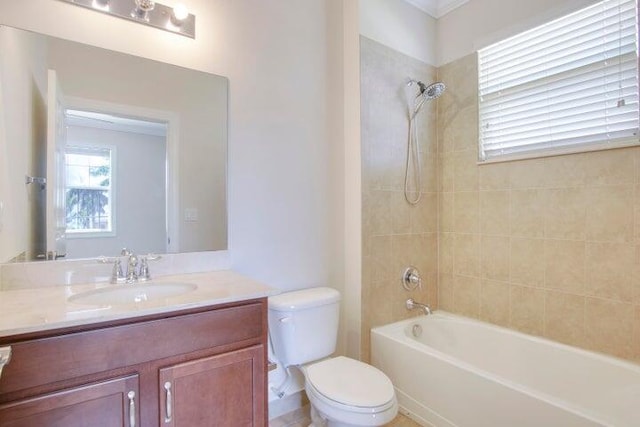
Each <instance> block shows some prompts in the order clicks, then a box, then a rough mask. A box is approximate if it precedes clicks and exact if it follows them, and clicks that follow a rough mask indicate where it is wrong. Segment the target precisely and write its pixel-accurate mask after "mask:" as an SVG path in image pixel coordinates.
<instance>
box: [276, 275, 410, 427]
mask: <svg viewBox="0 0 640 427" xmlns="http://www.w3.org/2000/svg"><path fill="white" fill-rule="evenodd" d="M339 301H340V294H339V293H338V291H336V290H335V289H332V288H325V287H322V288H309V289H304V290H301V291H294V292H288V293H283V294H280V295H276V296H275V297H270V298H269V335H270V338H271V342H272V344H273V352H274V356H275V357H276V359H277V362H278V363H279V364H281V365H282V366H283V367H285V368H288V367H291V366H296V367H298V368H299V369H300V371H301V372H302V373H303V374H304V377H305V391H306V393H307V397H308V398H309V402H310V403H311V415H312V421H313V424H312V426H313V427H355V426H371V427H374V426H381V425H384V424H387V423H389V422H391V420H393V418H394V417H395V416H396V414H397V413H398V403H397V400H396V396H395V391H394V388H393V384H392V383H391V380H389V378H388V377H387V376H386V375H385V374H384V373H383V372H382V371H380V370H378V369H377V368H375V367H373V366H371V365H367V364H366V363H363V362H360V361H357V360H354V359H350V358H348V357H344V356H338V357H333V358H327V357H328V356H330V355H331V354H332V353H333V352H334V351H335V347H336V340H337V335H338V317H339Z"/></svg>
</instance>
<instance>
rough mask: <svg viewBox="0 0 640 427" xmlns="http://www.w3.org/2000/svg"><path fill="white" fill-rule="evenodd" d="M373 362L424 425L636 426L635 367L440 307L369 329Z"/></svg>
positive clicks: (639, 376)
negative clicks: (414, 316) (469, 317)
mask: <svg viewBox="0 0 640 427" xmlns="http://www.w3.org/2000/svg"><path fill="white" fill-rule="evenodd" d="M371 361H372V364H373V365H374V366H376V367H378V368H379V369H381V370H382V371H383V372H385V373H386V374H387V375H388V376H389V377H390V378H391V381H392V382H393V384H394V386H395V388H396V393H397V397H398V402H399V404H400V407H401V411H402V412H403V413H405V414H407V415H409V416H410V417H411V418H413V419H415V420H416V421H418V422H419V423H421V424H422V425H425V426H429V425H433V426H436V427H440V426H446V427H449V426H458V427H485V426H486V427H543V426H544V427H572V426H615V427H627V426H628V427H638V426H640V365H635V364H633V363H627V362H624V361H621V360H618V359H615V358H612V357H606V356H603V355H599V354H596V353H592V352H589V351H584V350H580V349H577V348H573V347H569V346H566V345H562V344H558V343H554V342H552V341H549V340H545V339H542V338H537V337H533V336H529V335H525V334H521V333H519V332H515V331H511V330H509V329H505V328H500V327H497V326H493V325H490V324H487V323H483V322H480V321H476V320H472V319H468V318H465V317H460V316H455V315H453V314H449V313H445V312H442V311H438V312H436V313H434V314H433V315H431V316H420V317H417V318H414V319H410V320H406V321H402V322H398V323H393V324H390V325H385V326H381V327H378V328H374V329H372V330H371Z"/></svg>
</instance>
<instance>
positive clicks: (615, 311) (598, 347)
mask: <svg viewBox="0 0 640 427" xmlns="http://www.w3.org/2000/svg"><path fill="white" fill-rule="evenodd" d="M633 318H634V308H633V306H632V305H631V304H625V303H621V302H616V301H610V300H603V299H597V298H587V299H586V305H585V341H586V346H587V347H588V348H590V349H592V350H595V351H600V352H603V353H609V354H613V355H614V356H618V357H623V358H630V357H631V355H632V345H631V339H632V333H633Z"/></svg>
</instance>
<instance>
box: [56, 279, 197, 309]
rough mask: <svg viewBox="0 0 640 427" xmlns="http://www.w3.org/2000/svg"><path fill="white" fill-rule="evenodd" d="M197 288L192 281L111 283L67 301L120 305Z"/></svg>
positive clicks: (182, 292)
mask: <svg viewBox="0 0 640 427" xmlns="http://www.w3.org/2000/svg"><path fill="white" fill-rule="evenodd" d="M197 288H198V286H197V285H194V284H193V283H178V282H176V283H173V282H167V283H143V284H135V285H113V286H110V287H108V288H101V289H94V290H91V291H86V292H81V293H79V294H75V295H72V296H70V297H69V298H68V301H69V302H73V303H77V304H91V305H120V304H131V303H137V302H146V301H154V300H158V299H163V298H171V297H176V296H179V295H183V294H186V293H188V292H192V291H194V290H196V289H197Z"/></svg>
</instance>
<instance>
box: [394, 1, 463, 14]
mask: <svg viewBox="0 0 640 427" xmlns="http://www.w3.org/2000/svg"><path fill="white" fill-rule="evenodd" d="M405 1H406V2H407V3H410V4H412V5H414V6H415V7H417V8H418V9H420V10H423V11H425V12H427V13H428V14H429V15H431V16H433V17H434V18H436V19H437V18H440V17H441V16H443V15H446V14H447V13H449V12H451V11H452V10H453V9H455V8H457V7H460V6H462V5H463V4H465V3H466V2H468V1H469V0H405Z"/></svg>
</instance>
